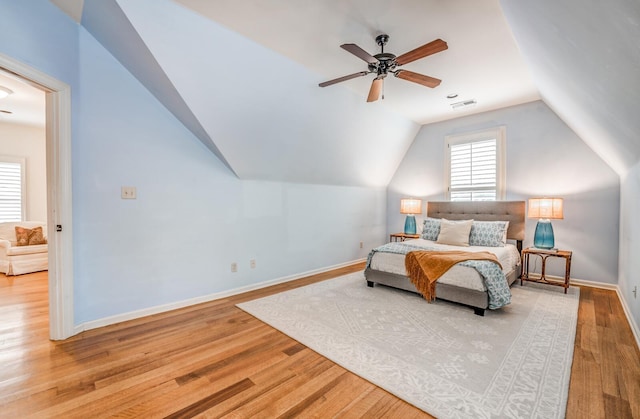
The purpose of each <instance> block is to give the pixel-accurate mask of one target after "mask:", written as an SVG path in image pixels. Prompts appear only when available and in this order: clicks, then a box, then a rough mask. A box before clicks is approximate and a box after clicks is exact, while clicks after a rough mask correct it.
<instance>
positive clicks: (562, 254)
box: [520, 247, 573, 294]
mask: <svg viewBox="0 0 640 419" xmlns="http://www.w3.org/2000/svg"><path fill="white" fill-rule="evenodd" d="M572 254H573V252H571V251H570V250H545V249H536V248H535V247H528V248H526V249H524V250H523V251H522V272H521V274H520V285H522V282H523V281H531V282H540V283H543V284H549V285H557V286H560V287H564V293H565V294H566V293H567V288H569V278H570V276H571V255H572ZM530 255H535V256H540V258H541V259H542V268H541V270H540V276H538V275H536V276H535V277H531V276H530V275H529V256H530ZM549 257H556V258H564V260H565V271H564V283H562V282H558V281H549V280H547V277H546V275H545V268H546V265H547V258H549Z"/></svg>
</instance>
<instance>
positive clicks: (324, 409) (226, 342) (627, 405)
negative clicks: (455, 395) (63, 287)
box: [0, 264, 640, 418]
mask: <svg viewBox="0 0 640 419" xmlns="http://www.w3.org/2000/svg"><path fill="white" fill-rule="evenodd" d="M362 269H363V264H358V265H354V266H350V267H345V268H341V269H338V270H335V271H332V272H327V273H323V274H319V275H314V276H310V277H307V278H303V279H300V280H296V281H292V282H289V283H283V284H278V285H275V286H273V287H268V288H263V289H259V290H254V291H251V292H248V293H245V294H241V295H237V296H233V297H229V298H224V299H221V300H216V301H212V302H208V303H203V304H198V305H194V306H190V307H184V308H181V309H178V310H174V311H171V312H167V313H160V314H156V315H153V316H149V317H146V318H142V319H135V320H132V321H128V322H123V323H119V324H115V325H111V326H108V327H104V328H100V329H95V330H90V331H87V332H84V333H82V334H80V335H78V336H75V337H73V338H70V339H68V340H66V341H64V342H50V341H49V340H48V333H49V332H48V295H47V277H46V272H45V273H37V274H30V275H23V276H19V277H11V278H7V277H4V276H2V275H0V363H1V364H0V365H2V368H0V412H1V413H0V416H2V417H12V418H13V417H46V418H49V417H65V418H87V417H91V418H94V417H95V418H100V417H121V418H137V417H167V416H171V415H174V416H175V417H192V416H195V417H238V418H243V417H249V416H255V417H278V416H280V417H319V418H324V417H344V418H370V417H403V418H405V417H406V418H410V417H431V416H429V415H428V414H426V413H424V412H422V411H421V410H419V409H417V408H415V407H413V406H411V405H410V404H408V403H406V402H404V401H402V400H400V399H398V398H396V397H395V396H393V395H391V394H390V393H388V392H386V391H384V390H382V389H380V388H378V387H376V386H375V385H373V384H371V383H369V382H368V381H366V380H364V379H362V378H360V377H358V376H356V375H354V374H352V373H351V372H349V371H346V370H345V369H343V368H342V367H340V366H338V365H336V364H335V363H333V362H331V361H329V360H327V359H326V358H324V357H322V356H321V355H319V354H317V353H315V352H313V351H311V350H310V349H308V348H306V347H305V346H304V345H302V344H300V343H299V342H296V341H295V340H293V339H291V338H289V337H287V336H286V335H284V334H282V333H281V332H279V331H276V330H275V329H273V328H271V327H270V326H268V325H266V324H264V323H262V322H260V321H259V320H257V319H255V318H254V317H252V316H250V315H249V314H247V313H245V312H244V311H242V310H240V309H238V308H237V307H235V304H237V303H239V302H242V301H248V300H252V299H255V298H260V297H264V296H267V295H271V294H274V293H277V292H281V291H285V290H288V289H293V288H296V287H299V286H304V285H308V284H311V283H314V282H318V281H322V280H326V279H329V278H333V277H337V276H340V275H344V274H347V273H351V272H356V271H361V270H362ZM584 417H616V418H625V417H635V418H640V351H639V350H638V348H637V346H636V344H635V340H634V337H633V334H632V333H631V329H630V327H629V324H628V323H627V321H626V318H625V317H624V312H623V310H622V305H621V304H620V302H619V300H618V297H617V295H616V293H615V292H614V291H610V290H599V289H594V288H588V287H583V288H582V289H581V296H580V305H579V313H578V327H577V330H576V341H575V350H574V360H573V366H572V370H571V383H570V387H569V400H568V408H567V418H584Z"/></svg>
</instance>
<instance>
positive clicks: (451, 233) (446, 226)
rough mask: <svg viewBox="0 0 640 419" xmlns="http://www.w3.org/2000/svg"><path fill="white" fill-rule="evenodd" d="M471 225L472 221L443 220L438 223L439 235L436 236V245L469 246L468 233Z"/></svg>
mask: <svg viewBox="0 0 640 419" xmlns="http://www.w3.org/2000/svg"><path fill="white" fill-rule="evenodd" d="M472 224H473V220H462V221H450V220H446V219H444V218H443V219H442V221H441V222H440V234H438V240H436V243H440V244H450V245H452V246H469V233H470V232H471V225H472Z"/></svg>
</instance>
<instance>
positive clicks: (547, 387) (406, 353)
mask: <svg viewBox="0 0 640 419" xmlns="http://www.w3.org/2000/svg"><path fill="white" fill-rule="evenodd" d="M512 294H513V297H512V302H511V304H510V305H509V306H507V307H504V308H502V309H499V310H495V311H493V310H487V313H486V315H485V316H484V317H480V316H476V315H474V314H473V311H472V310H471V309H469V308H467V307H464V306H461V305H457V304H453V303H448V302H445V301H440V300H438V301H436V302H434V303H432V304H428V303H427V302H426V301H424V300H423V299H422V298H421V297H420V296H418V295H417V294H413V293H409V292H406V291H400V290H395V289H392V288H388V287H384V286H379V285H376V286H375V287H374V288H368V287H367V286H366V282H365V280H364V276H363V274H362V273H355V274H350V275H346V276H342V277H339V278H335V279H332V280H328V281H324V282H319V283H316V284H312V285H308V286H306V287H302V288H297V289H294V290H291V291H287V292H283V293H280V294H276V295H272V296H270V297H265V298H261V299H258V300H254V301H249V302H246V303H242V304H238V307H240V308H241V309H243V310H245V311H246V312H248V313H250V314H252V315H254V316H255V317H257V318H259V319H260V320H262V321H264V322H265V323H268V324H269V325H271V326H273V327H275V328H276V329H278V330H280V331H282V332H283V333H285V334H287V335H289V336H290V337H292V338H293V339H296V340H297V341H299V342H301V343H303V344H304V345H306V346H307V347H309V348H311V349H313V350H314V351H316V352H318V353H320V354H322V355H324V356H325V357H327V358H329V359H331V360H332V361H334V362H336V363H337V364H340V365H341V366H343V367H344V368H346V369H348V370H350V371H352V372H353V373H355V374H357V375H359V376H361V377H363V378H365V379H367V380H369V381H371V382H372V383H374V384H376V385H378V386H380V387H382V388H384V389H385V390H387V391H389V392H391V393H393V394H395V395H396V396H398V397H399V398H401V399H403V400H406V401H407V402H409V403H411V404H413V405H414V406H416V407H418V408H420V409H422V410H424V411H425V412H428V413H430V414H432V415H435V416H437V417H439V418H502V417H507V418H533V417H536V418H562V417H564V414H565V411H566V404H567V394H568V390H569V378H570V374H571V363H572V360H573V345H574V339H575V333H576V322H577V316H578V300H579V289H578V288H573V287H572V288H570V289H569V293H568V294H566V295H565V294H563V289H562V288H560V287H550V286H540V285H538V284H533V283H525V286H524V287H521V286H520V285H518V284H514V286H513V287H512Z"/></svg>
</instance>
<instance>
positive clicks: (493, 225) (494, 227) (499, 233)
mask: <svg viewBox="0 0 640 419" xmlns="http://www.w3.org/2000/svg"><path fill="white" fill-rule="evenodd" d="M508 228H509V221H474V222H473V225H472V226H471V233H470V234H469V245H471V246H487V247H504V245H505V244H507V229H508Z"/></svg>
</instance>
